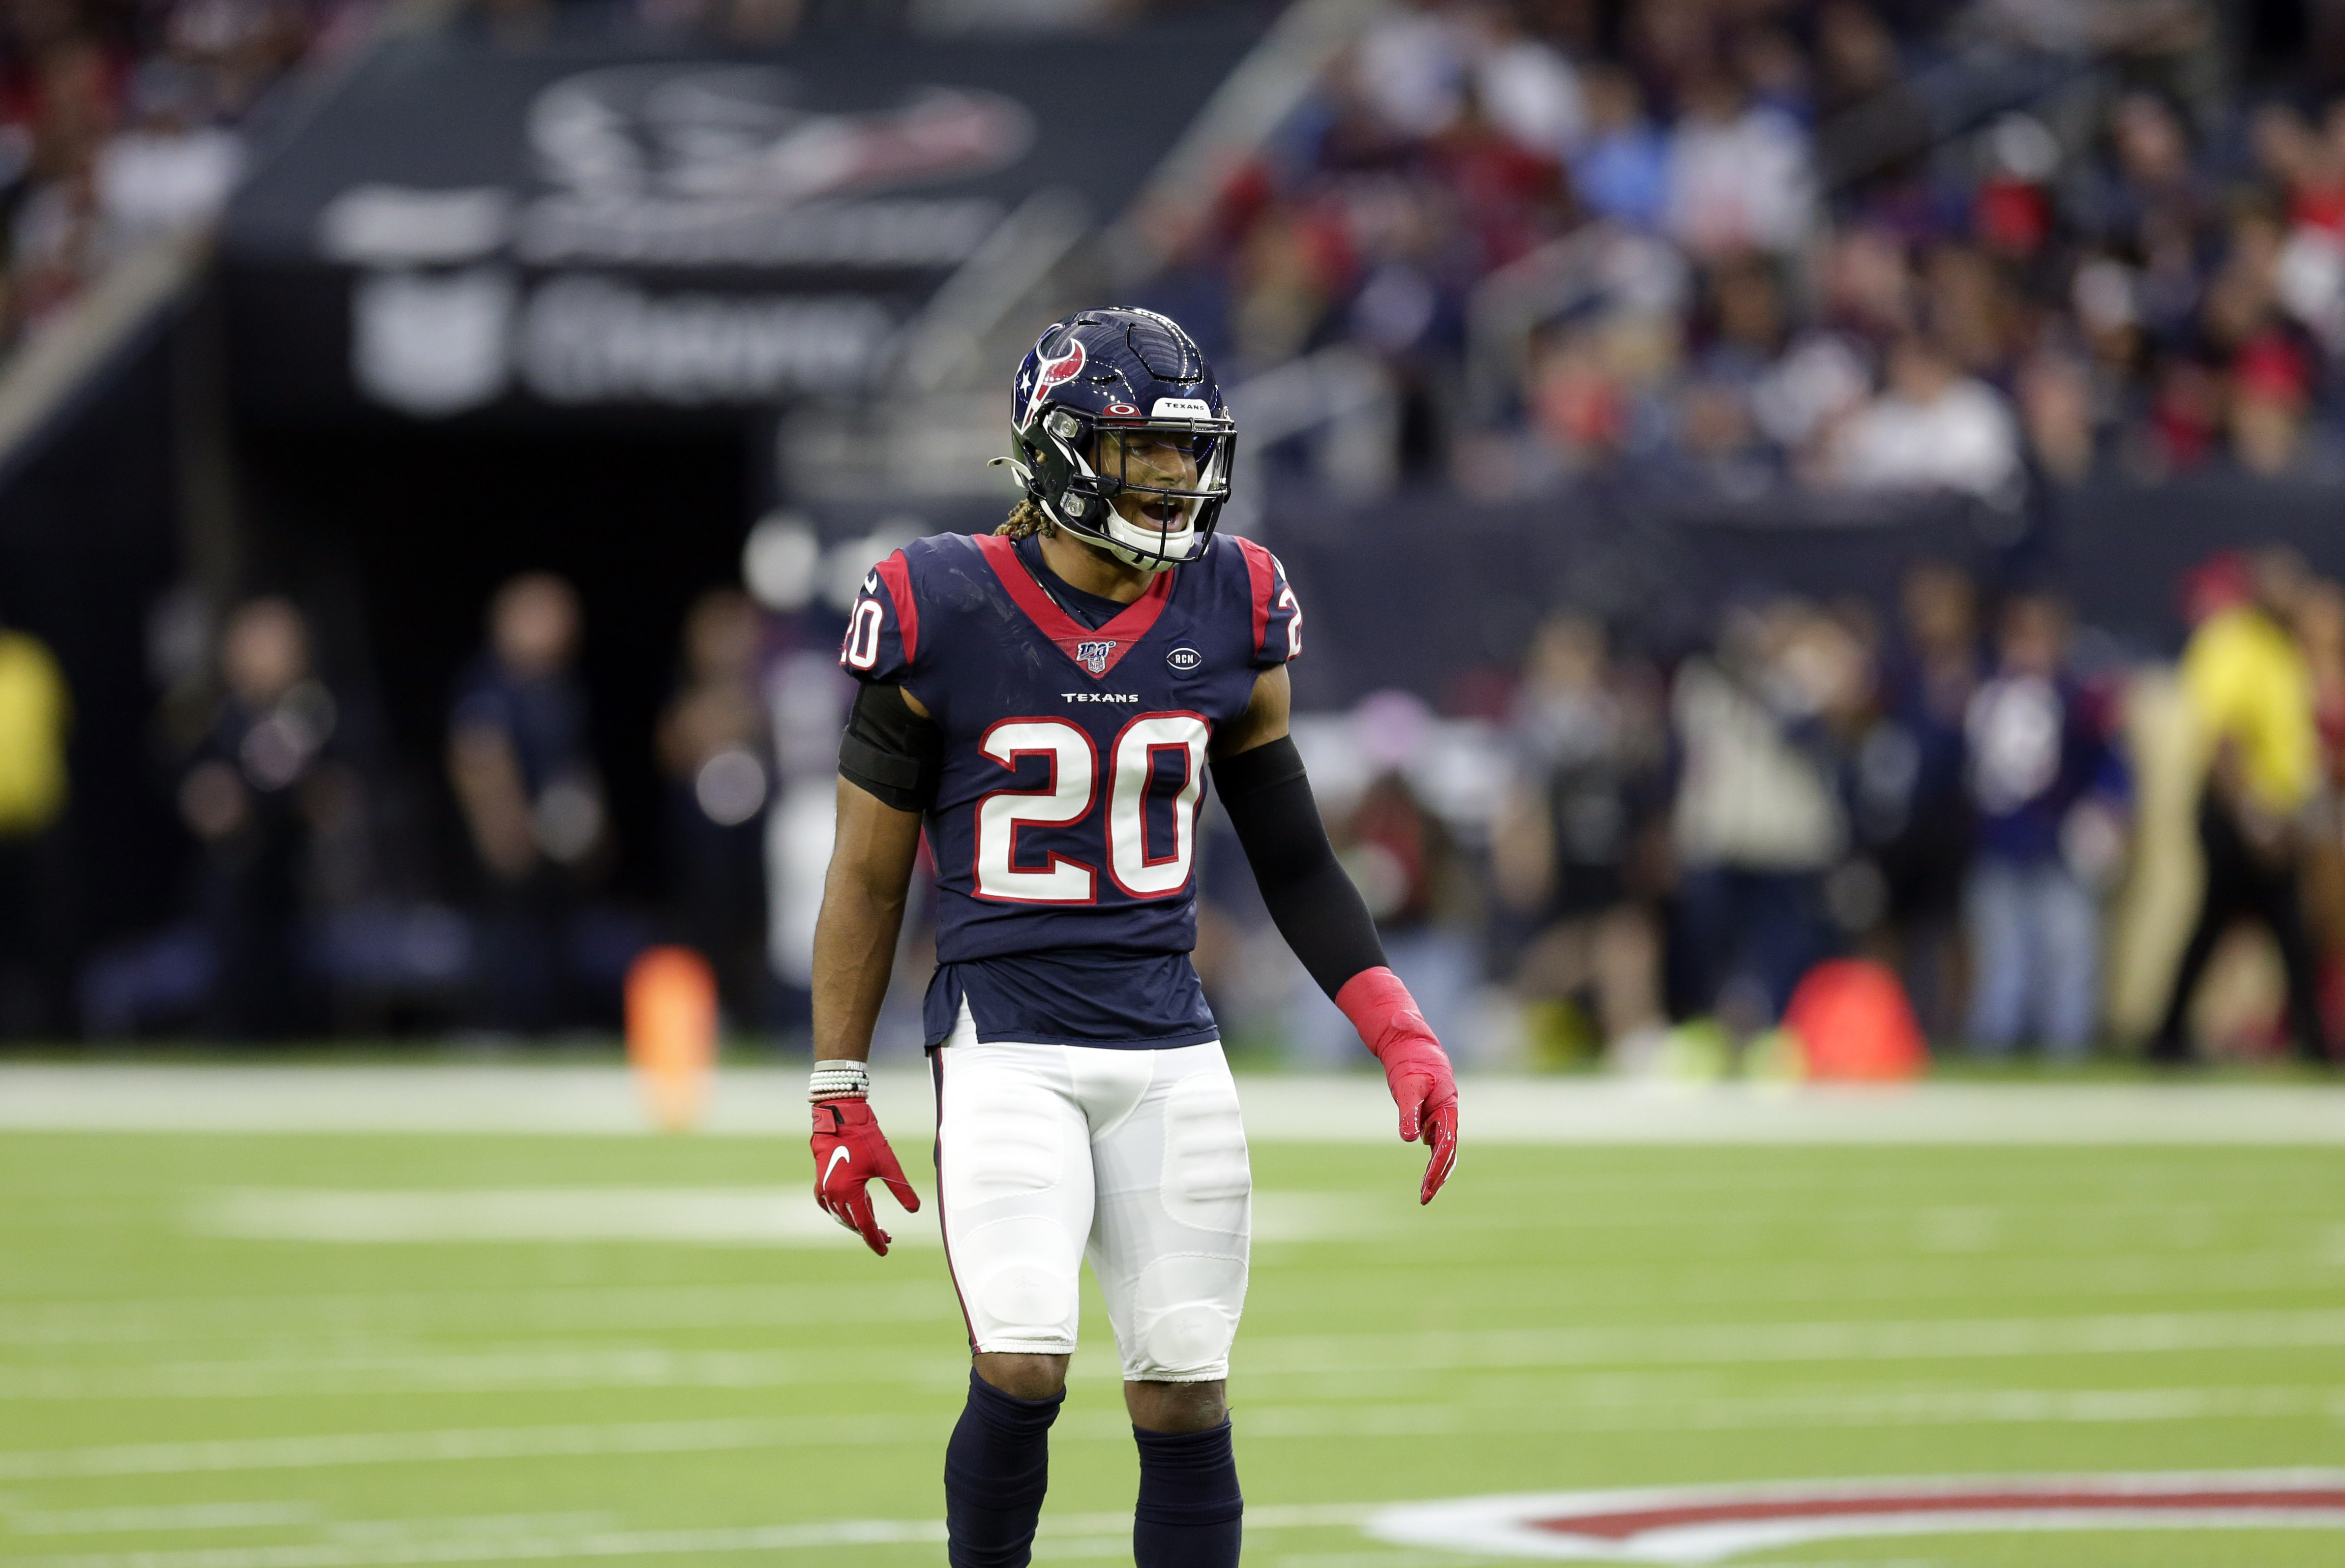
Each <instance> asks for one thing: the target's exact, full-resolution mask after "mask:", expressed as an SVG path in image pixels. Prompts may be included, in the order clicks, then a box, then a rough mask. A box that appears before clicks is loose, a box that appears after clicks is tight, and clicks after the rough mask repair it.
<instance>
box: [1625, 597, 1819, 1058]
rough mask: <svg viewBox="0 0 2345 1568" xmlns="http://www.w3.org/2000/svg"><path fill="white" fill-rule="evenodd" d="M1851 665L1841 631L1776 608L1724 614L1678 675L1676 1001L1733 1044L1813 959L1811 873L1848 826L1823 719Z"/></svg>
mask: <svg viewBox="0 0 2345 1568" xmlns="http://www.w3.org/2000/svg"><path fill="white" fill-rule="evenodd" d="M1861 665H1862V659H1861V654H1860V652H1859V650H1858V649H1857V648H1856V647H1855V646H1854V644H1853V641H1852V640H1851V639H1850V638H1849V637H1848V636H1847V634H1846V632H1844V631H1843V630H1841V629H1840V628H1838V627H1837V626H1836V625H1835V624H1834V623H1833V622H1831V621H1830V620H1829V619H1828V618H1826V617H1824V616H1822V615H1820V614H1818V613H1816V612H1815V611H1814V610H1812V608H1810V607H1809V606H1807V605H1804V604H1802V603H1799V602H1795V601H1788V600H1787V601H1782V602H1776V603H1774V604H1771V605H1768V606H1765V607H1764V608H1756V609H1754V608H1751V607H1743V608H1740V609H1736V610H1733V611H1730V612H1729V613H1728V615H1727V618H1726V622H1725V625H1724V627H1723V629H1722V631H1721V634H1720V638H1719V651H1718V654H1717V656H1716V658H1715V659H1712V658H1707V657H1700V656H1697V657H1695V658H1693V659H1690V660H1688V661H1687V662H1686V663H1685V664H1684V665H1683V666H1681V667H1680V670H1679V672H1678V678H1677V686H1676V690H1675V692H1674V693H1673V694H1672V697H1671V701H1670V716H1671V720H1672V723H1673V725H1674V729H1675V733H1676V739H1677V747H1678V753H1679V757H1680V764H1679V777H1678V784H1677V798H1676V802H1675V805H1674V810H1673V814H1672V818H1671V823H1670V837H1671V842H1672V845H1673V846H1674V848H1675V851H1676V855H1677V860H1678V865H1679V868H1680V869H1679V884H1678V916H1679V922H1680V932H1679V940H1680V943H1681V948H1680V952H1681V955H1682V958H1683V962H1684V965H1685V966H1686V971H1687V981H1686V986H1687V996H1686V1001H1687V1003H1688V1006H1689V1007H1690V1010H1691V1011H1694V1012H1697V1013H1711V1012H1715V1013H1718V1014H1719V1015H1720V1016H1721V1020H1722V1021H1724V1022H1725V1023H1726V1024H1727V1026H1728V1027H1729V1028H1730V1029H1731V1030H1733V1031H1734V1032H1736V1033H1738V1034H1744V1035H1748V1034H1751V1033H1755V1032H1757V1031H1758V1030H1759V1029H1761V1028H1763V1027H1765V1026H1766V1025H1767V1024H1768V1023H1770V1022H1771V1021H1772V1020H1773V1019H1774V1018H1775V1017H1777V1016H1779V1015H1780V1014H1781V1013H1782V1008H1783V1004H1784V1003H1785V1002H1786V1001H1788V1000H1789V999H1790V997H1791V994H1792V986H1795V985H1797V984H1798V983H1799V979H1800V976H1802V974H1804V973H1805V972H1806V971H1807V968H1808V966H1809V965H1811V964H1812V963H1813V962H1814V961H1815V960H1816V959H1817V958H1818V957H1820V956H1822V952H1823V950H1824V947H1825V945H1826V940H1827V939H1826V936H1825V927H1824V918H1823V880H1824V874H1825V873H1826V872H1828V871H1829V870H1831V869H1832V866H1833V865H1836V864H1838V862H1839V860H1840V857H1841V854H1842V851H1843V847H1844V845H1845V844H1846V840H1847V827H1846V823H1845V822H1844V820H1843V815H1842V812H1841V806H1840V802H1839V799H1838V796H1837V794H1836V793H1835V791H1834V789H1833V787H1832V777H1831V772H1830V768H1829V766H1828V764H1827V763H1826V760H1825V758H1824V755H1823V746H1824V739H1825V737H1824V733H1823V714H1824V713H1825V711H1826V710H1827V709H1828V708H1830V707H1832V706H1834V705H1836V704H1838V703H1843V702H1844V701H1846V700H1847V699H1848V696H1849V693H1850V689H1851V688H1852V687H1853V686H1854V685H1855V684H1857V683H1859V682H1860V681H1861V680H1862V669H1861Z"/></svg>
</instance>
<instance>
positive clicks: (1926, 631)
mask: <svg viewBox="0 0 2345 1568" xmlns="http://www.w3.org/2000/svg"><path fill="white" fill-rule="evenodd" d="M1899 600H1900V607H1901V609H1902V611H1903V638H1902V640H1901V641H1902V645H1901V646H1900V647H1899V648H1898V649H1897V650H1896V652H1894V653H1893V655H1892V657H1891V658H1890V659H1889V660H1888V662H1887V669H1886V671H1885V672H1884V675H1883V683H1882V707H1883V713H1882V719H1881V722H1880V723H1878V724H1876V725H1874V726H1873V729H1872V730H1871V731H1870V732H1869V733H1867V734H1866V735H1865V737H1864V740H1863V744H1862V746H1861V748H1860V749H1859V751H1858V754H1857V761H1856V789H1855V792H1854V794H1855V802H1856V805H1855V816H1856V827H1857V833H1858V836H1859V837H1860V838H1861V839H1862V840H1863V842H1864V843H1865V844H1867V845H1869V846H1871V848H1872V850H1873V855H1874V858H1875V860H1876V862H1877V864H1878V865H1880V867H1881V873H1882V876H1883V883H1884V888H1883V891H1884V894H1885V896H1886V899H1887V911H1886V913H1887V916H1888V921H1887V927H1888V929H1887V936H1888V938H1889V945H1890V946H1891V948H1892V951H1891V952H1890V953H1889V954H1888V955H1887V956H1889V957H1890V958H1891V959H1892V960H1893V966H1894V967H1895V968H1896V969H1897V970H1898V971H1899V973H1900V975H1901V976H1902V977H1903V980H1904V982H1905V986H1906V989H1907V991H1908V992H1909V993H1910V995H1911V996H1912V998H1913V1002H1914V1013H1915V1015H1916V1016H1917V1017H1919V1018H1920V1020H1921V1023H1922V1027H1923V1029H1924V1032H1925V1033H1927V1034H1929V1035H1931V1036H1933V1037H1937V1038H1941V1039H1943V1038H1946V1037H1949V1036H1951V1035H1952V1034H1953V1033H1954V1028H1955V1026H1956V1004H1957V1002H1958V1001H1959V999H1960V997H1961V995H1962V962H1961V959H1962V955H1961V951H1960V948H1959V946H1958V944H1957V943H1956V941H1955V936H1956V927H1957V918H1958V916H1959V915H1960V912H1961V907H1962V894H1963V877H1964V868H1965V867H1966V866H1967V865H1969V863H1970V855H1971V839H1972V824H1971V812H1970V801H1969V796H1968V793H1967V791H1966V790H1965V788H1964V767H1965V764H1966V760H1967V751H1966V743H1965V740H1964V720H1965V717H1966V715H1967V713H1968V712H1969V709H1970V703H1971V696H1972V694H1973V693H1974V692H1975V691H1976V690H1977V689H1978V683H1979V680H1980V676H1981V671H1980V668H1979V663H1980V661H1979V632H1978V594H1977V590H1976V589H1975V587H1974V585H1973V584H1972V582H1971V580H1970V578H1969V576H1968V575H1967V574H1965V573H1964V572H1963V571H1962V569H1961V568H1959V567H1956V566H1954V565H1951V564H1949V563H1947V562H1945V561H1924V562H1922V563H1920V564H1918V565H1916V566H1914V568H1913V569H1912V570H1910V571H1909V572H1906V574H1905V578H1904V581H1903V582H1902V583H1901V584H1900V592H1899Z"/></svg>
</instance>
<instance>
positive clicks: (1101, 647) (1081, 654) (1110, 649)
mask: <svg viewBox="0 0 2345 1568" xmlns="http://www.w3.org/2000/svg"><path fill="white" fill-rule="evenodd" d="M1114 652H1115V644H1114V643H1113V642H1078V643H1076V644H1075V658H1076V660H1077V661H1078V662H1080V663H1081V665H1082V667H1083V668H1084V669H1086V670H1089V671H1090V672H1091V673H1092V674H1094V675H1104V674H1106V673H1107V662H1108V659H1109V657H1110V656H1111V655H1112V654H1113V653H1114Z"/></svg>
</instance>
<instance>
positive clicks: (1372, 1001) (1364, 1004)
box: [1335, 968, 1457, 1204]
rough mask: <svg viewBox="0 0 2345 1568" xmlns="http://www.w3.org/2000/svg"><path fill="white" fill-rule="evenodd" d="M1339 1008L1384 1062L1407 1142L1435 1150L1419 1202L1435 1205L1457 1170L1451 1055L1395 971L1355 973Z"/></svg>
mask: <svg viewBox="0 0 2345 1568" xmlns="http://www.w3.org/2000/svg"><path fill="white" fill-rule="evenodd" d="M1335 1006H1337V1007H1341V1008H1342V1009H1343V1010H1344V1016H1345V1017H1348V1018H1350V1019H1351V1020H1352V1026H1353V1027H1355V1028H1356V1029H1358V1030H1359V1031H1360V1039H1361V1042H1362V1043H1363V1044H1365V1046H1366V1047H1368V1049H1369V1050H1371V1051H1373V1052H1374V1053H1375V1054H1376V1060H1377V1061H1379V1062H1381V1063H1383V1064H1384V1069H1385V1083H1386V1087H1389V1088H1390V1089H1391V1090H1392V1097H1393V1103H1394V1104H1395V1105H1396V1106H1397V1107H1399V1108H1400V1136H1401V1141H1402V1142H1404V1143H1415V1142H1416V1141H1417V1140H1418V1139H1419V1138H1423V1139H1424V1140H1425V1144H1426V1148H1427V1149H1428V1150H1430V1155H1429V1157H1428V1158H1427V1159H1426V1165H1425V1182H1424V1185H1423V1186H1421V1187H1419V1188H1418V1189H1417V1194H1416V1200H1417V1202H1418V1203H1420V1204H1425V1203H1430V1202H1432V1201H1433V1195H1434V1194H1435V1193H1436V1192H1438V1191H1440V1190H1441V1184H1442V1183H1443V1182H1445V1181H1447V1180H1448V1179H1449V1173H1450V1172H1451V1171H1452V1170H1455V1169H1456V1168H1457V1075H1456V1074H1455V1073H1453V1072H1452V1071H1451V1070H1450V1067H1449V1053H1448V1052H1447V1051H1445V1050H1443V1049H1442V1048H1441V1042H1440V1041H1439V1040H1437V1039H1436V1038H1435V1037H1434V1034H1433V1030H1432V1028H1431V1027H1429V1026H1427V1025H1426V1021H1425V1015H1424V1014H1422V1013H1420V1012H1418V1011H1417V1010H1416V997H1414V996H1410V995H1409V994H1408V987H1407V986H1404V985H1402V984H1401V982H1400V976H1397V975H1396V974H1394V973H1393V972H1392V971H1391V970H1390V969H1386V968H1376V969H1364V970H1362V971H1361V972H1360V973H1358V974H1356V975H1355V976H1352V977H1351V978H1350V979H1349V980H1347V981H1345V984H1344V988H1343V989H1342V990H1340V991H1338V992H1336V993H1335Z"/></svg>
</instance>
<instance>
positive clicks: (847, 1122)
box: [813, 1099, 920, 1258]
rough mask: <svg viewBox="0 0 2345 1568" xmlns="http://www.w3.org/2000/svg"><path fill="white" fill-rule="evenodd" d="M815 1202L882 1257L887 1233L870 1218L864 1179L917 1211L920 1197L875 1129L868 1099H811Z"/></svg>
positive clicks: (875, 1119)
mask: <svg viewBox="0 0 2345 1568" xmlns="http://www.w3.org/2000/svg"><path fill="white" fill-rule="evenodd" d="M813 1143H814V1200H815V1201H816V1202H817V1203H819V1204H821V1205H822V1209H823V1212H824V1213H826V1214H827V1215H829V1216H830V1217H831V1218H832V1219H836V1220H837V1221H838V1222H839V1223H840V1224H841V1225H844V1226H846V1227H847V1228H848V1229H849V1230H852V1231H855V1232H857V1233H858V1234H859V1235H861V1236H862V1238H863V1244H864V1245H865V1246H867V1247H868V1248H870V1249H871V1250H873V1251H874V1252H877V1253H878V1254H879V1256H880V1257H882V1258H885V1257H886V1256H888V1233H887V1232H886V1231H885V1230H882V1229H879V1222H878V1220H877V1219H874V1218H872V1214H871V1194H870V1193H868V1191H866V1190H865V1189H864V1186H863V1184H864V1183H865V1182H867V1181H884V1182H886V1183H887V1184H888V1191H889V1192H892V1193H894V1194H895V1195H896V1201H897V1202H898V1203H900V1204H902V1205H903V1206H904V1208H905V1209H906V1210H907V1211H908V1212H909V1213H913V1214H918V1213H919V1211H920V1195H919V1193H917V1192H915V1191H913V1190H912V1184H911V1183H910V1182H909V1181H907V1180H905V1179H904V1168H903V1167H902V1166H900V1165H898V1164H897V1163H896V1151H895V1150H894V1149H892V1148H888V1138H887V1135H886V1134H885V1133H882V1132H881V1131H880V1130H879V1122H878V1118H876V1117H874V1116H873V1115H872V1114H871V1103H870V1102H869V1101H868V1100H859V1099H826V1100H817V1101H815V1103H814V1138H813Z"/></svg>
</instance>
